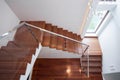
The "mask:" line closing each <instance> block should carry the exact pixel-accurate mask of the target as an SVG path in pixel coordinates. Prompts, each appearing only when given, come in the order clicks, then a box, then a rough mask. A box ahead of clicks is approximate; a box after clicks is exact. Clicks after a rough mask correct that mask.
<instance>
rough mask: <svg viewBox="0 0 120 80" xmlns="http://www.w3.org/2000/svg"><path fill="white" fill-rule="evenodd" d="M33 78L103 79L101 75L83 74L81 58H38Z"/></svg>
mask: <svg viewBox="0 0 120 80" xmlns="http://www.w3.org/2000/svg"><path fill="white" fill-rule="evenodd" d="M32 80H102V78H101V75H91V76H90V78H87V76H86V75H85V74H83V73H82V74H81V68H80V60H79V59H37V61H36V63H35V65H34V69H33V74H32Z"/></svg>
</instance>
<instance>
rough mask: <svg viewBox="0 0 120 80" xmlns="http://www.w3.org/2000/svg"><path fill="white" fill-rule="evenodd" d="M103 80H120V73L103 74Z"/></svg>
mask: <svg viewBox="0 0 120 80" xmlns="http://www.w3.org/2000/svg"><path fill="white" fill-rule="evenodd" d="M103 76H104V79H105V80H120V73H110V74H103Z"/></svg>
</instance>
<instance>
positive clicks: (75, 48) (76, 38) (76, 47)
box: [73, 34, 79, 53]
mask: <svg viewBox="0 0 120 80" xmlns="http://www.w3.org/2000/svg"><path fill="white" fill-rule="evenodd" d="M73 37H74V39H75V40H78V37H77V34H73ZM78 44H79V43H77V42H74V46H75V47H74V52H75V53H79V47H78Z"/></svg>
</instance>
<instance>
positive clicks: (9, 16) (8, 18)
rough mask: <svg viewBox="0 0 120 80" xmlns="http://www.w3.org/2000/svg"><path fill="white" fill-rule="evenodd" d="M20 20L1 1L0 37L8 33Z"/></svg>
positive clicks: (1, 0) (0, 0) (2, 0)
mask: <svg viewBox="0 0 120 80" xmlns="http://www.w3.org/2000/svg"><path fill="white" fill-rule="evenodd" d="M19 22H20V20H19V19H18V17H17V16H16V15H15V14H14V13H13V11H12V10H11V9H10V8H9V6H8V5H7V4H6V2H5V1H4V0H0V35H1V34H3V33H5V32H8V31H9V30H11V29H12V28H13V27H15V26H16V25H17V24H19Z"/></svg>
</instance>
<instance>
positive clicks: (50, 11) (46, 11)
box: [6, 0, 89, 33]
mask: <svg viewBox="0 0 120 80" xmlns="http://www.w3.org/2000/svg"><path fill="white" fill-rule="evenodd" d="M88 1H89V0H6V2H7V4H8V5H9V6H10V8H11V9H12V10H13V12H14V13H15V14H16V15H17V16H18V18H19V19H20V20H22V21H24V20H25V21H26V20H32V21H36V20H37V21H38V20H43V21H46V22H47V23H52V24H54V25H57V26H59V27H63V28H64V29H67V30H69V31H72V32H75V33H80V25H81V23H82V18H83V15H84V13H85V9H86V6H87V5H88Z"/></svg>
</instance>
